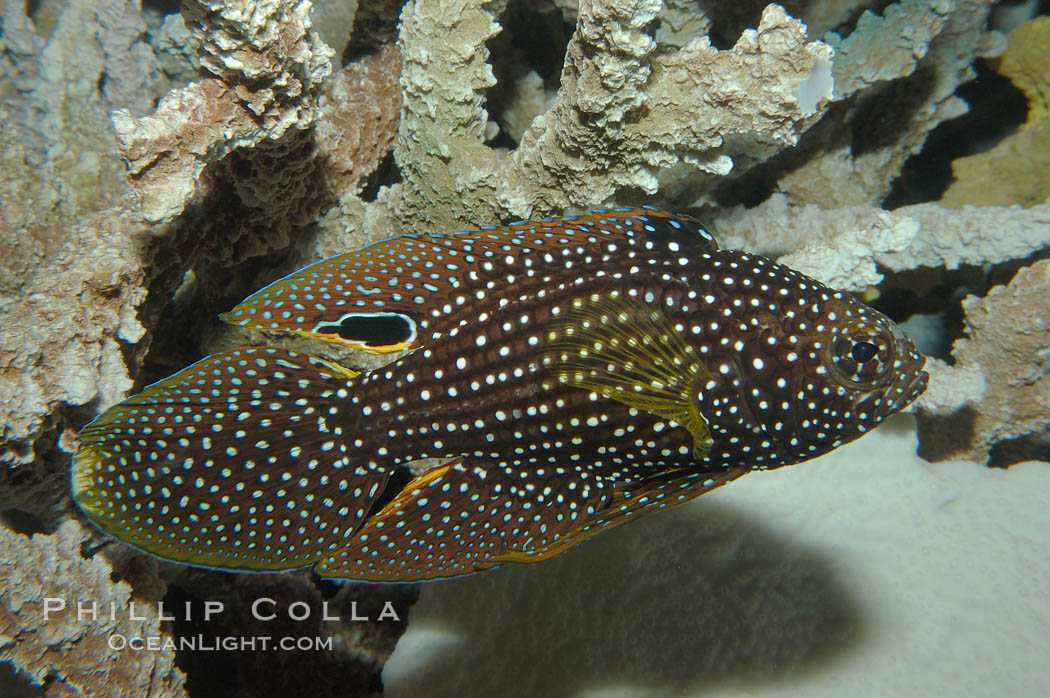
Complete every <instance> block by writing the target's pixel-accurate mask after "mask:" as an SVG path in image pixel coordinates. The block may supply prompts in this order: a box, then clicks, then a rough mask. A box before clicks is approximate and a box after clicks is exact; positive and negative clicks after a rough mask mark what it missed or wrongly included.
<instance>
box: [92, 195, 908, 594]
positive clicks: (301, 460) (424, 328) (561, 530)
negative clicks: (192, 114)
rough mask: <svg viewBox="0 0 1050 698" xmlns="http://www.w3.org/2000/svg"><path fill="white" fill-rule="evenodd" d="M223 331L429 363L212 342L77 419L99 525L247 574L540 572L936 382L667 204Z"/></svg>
mask: <svg viewBox="0 0 1050 698" xmlns="http://www.w3.org/2000/svg"><path fill="white" fill-rule="evenodd" d="M224 318H225V319H226V320H227V321H229V322H232V323H234V324H237V325H242V326H246V327H254V328H259V329H263V330H284V331H288V332H294V333H298V334H302V335H308V336H312V337H316V338H321V339H325V340H329V341H332V342H339V343H343V344H347V345H349V346H353V347H357V348H359V349H364V350H366V351H371V352H379V353H382V352H388V351H396V350H400V349H413V350H414V351H412V352H411V353H409V354H407V355H406V356H404V357H403V358H400V359H398V360H397V361H395V362H394V363H392V364H390V365H388V366H386V367H384V368H381V369H378V370H375V371H372V372H370V373H367V374H357V373H355V372H354V371H352V370H350V369H348V368H345V367H343V366H341V365H338V364H336V363H333V362H331V361H327V360H324V359H321V358H318V357H314V356H309V355H305V354H301V353H297V352H293V351H289V350H285V349H276V348H264V347H254V348H247V349H241V350H237V351H232V352H226V353H223V354H217V355H214V356H210V357H208V358H206V359H203V360H201V361H199V362H198V363H196V364H194V365H192V366H190V367H189V368H187V369H185V370H183V371H181V372H179V373H177V374H175V375H174V376H172V377H170V378H168V379H166V380H163V381H161V382H159V383H156V384H154V385H152V386H150V387H148V388H146V389H145V390H144V391H143V392H142V393H140V394H138V395H136V396H134V397H131V398H129V399H127V400H125V401H124V402H123V403H121V404H119V405H117V406H115V407H113V408H111V409H109V410H108V411H106V412H105V413H104V414H102V415H101V416H100V417H99V418H98V419H96V420H95V421H94V422H92V423H91V424H89V425H88V426H86V427H85V428H84V430H83V431H82V432H81V434H80V438H81V441H82V446H81V449H80V451H79V452H78V453H77V455H76V456H75V458H74V460H73V473H72V481H73V495H74V497H75V499H76V501H77V503H78V504H79V505H80V507H81V509H83V511H84V512H85V513H86V514H87V515H88V517H89V518H90V519H91V520H92V521H93V522H94V523H95V524H96V525H98V526H99V527H100V528H101V529H103V530H104V531H106V532H107V533H109V534H111V535H113V536H114V537H116V538H118V539H120V540H122V541H124V542H126V543H129V544H130V545H133V546H135V547H137V548H140V549H142V550H144V551H147V552H149V553H152V554H154V555H157V556H159V557H162V558H166V559H169V560H175V561H179V562H184V563H189V564H193V565H202V566H207V567H214V568H220V569H229V570H255V571H278V570H289V569H296V568H301V567H307V566H314V567H315V569H316V571H317V573H318V574H320V575H322V576H325V577H333V578H347V579H359V580H374V581H390V582H407V581H418V580H425V579H435V578H440V577H452V576H457V575H462V574H469V573H471V572H475V571H477V570H482V569H487V568H490V567H493V566H496V565H499V564H501V563H503V562H534V561H538V560H543V559H546V558H548V557H550V556H552V555H555V554H557V553H559V552H561V551H563V550H565V549H566V548H568V547H570V546H572V545H574V544H576V543H578V542H580V541H581V540H583V539H585V538H587V537H589V536H591V535H593V534H594V533H597V532H598V531H600V530H602V529H604V528H609V527H612V526H615V525H618V524H620V523H623V522H624V521H626V520H628V519H629V518H633V517H639V516H642V515H644V514H647V513H650V512H653V511H657V510H660V509H663V508H665V507H667V506H670V505H672V504H675V503H677V502H681V501H684V500H687V499H690V498H693V497H696V496H698V495H700V494H703V493H704V492H707V491H710V490H711V489H713V488H715V487H718V486H720V485H722V484H725V483H726V482H729V481H730V480H733V479H734V478H737V477H739V476H740V475H742V474H744V473H746V472H748V471H749V470H754V469H765V468H776V467H780V466H783V465H789V464H792V463H798V462H801V461H804V460H807V459H809V458H813V457H816V456H819V455H821V454H823V453H827V452H828V451H830V450H831V449H833V448H835V447H836V446H838V445H840V444H842V443H845V442H847V441H851V440H853V439H855V438H857V437H858V436H860V435H861V434H863V433H864V432H865V431H867V430H869V429H871V428H872V427H874V426H875V425H877V424H878V423H879V422H881V421H882V420H883V419H884V418H885V417H886V416H887V415H890V414H892V413H894V412H896V411H898V410H900V409H901V408H902V407H904V406H906V405H907V404H909V403H910V402H911V401H912V400H914V399H915V398H916V396H918V395H919V393H921V392H922V390H923V389H924V388H925V385H926V380H927V375H926V374H925V373H924V372H923V371H922V370H921V369H922V365H923V357H922V356H921V355H920V354H918V353H917V352H916V351H915V349H914V347H913V346H912V345H911V343H910V342H909V341H908V339H907V338H906V337H905V336H904V334H903V333H902V332H901V330H900V329H899V328H898V327H897V326H896V325H894V324H893V323H892V322H891V321H890V320H889V319H887V318H886V317H885V316H883V315H882V314H880V313H879V312H877V311H875V310H872V309H871V308H868V307H866V306H865V305H863V304H862V303H860V302H858V301H856V300H854V299H853V298H852V297H850V296H848V295H846V294H842V293H838V292H836V291H833V290H831V289H829V288H827V287H825V286H823V285H821V284H820V283H818V282H816V281H814V280H812V279H810V278H808V277H806V276H803V275H802V274H799V273H798V272H795V271H793V270H791V269H788V268H786V267H784V266H781V265H778V264H776V263H774V262H771V261H769V260H767V259H763V258H761V257H756V256H754V255H750V254H746V253H743V252H733V251H727V250H719V249H718V248H717V246H716V244H715V242H714V241H713V240H712V238H711V236H710V235H709V234H708V233H707V232H705V231H704V230H703V229H702V228H701V227H700V226H699V224H698V223H697V222H696V221H694V220H692V219H689V218H684V217H678V216H674V215H671V214H668V213H665V212H662V211H657V210H654V209H631V210H620V211H605V212H598V213H594V214H592V215H587V216H578V217H570V218H557V219H549V220H545V221H534V222H522V223H515V224H513V225H510V226H508V227H504V228H489V229H483V230H480V231H475V232H464V233H454V234H449V235H440V236H429V237H428V236H417V235H406V236H403V237H398V238H393V239H390V240H385V241H383V242H379V243H376V244H374V245H370V246H369V247H366V248H364V249H362V250H359V251H357V252H351V253H348V254H344V255H341V256H338V257H334V258H332V259H328V260H325V261H322V262H318V263H317V264H313V265H311V266H308V267H306V268H304V269H302V270H300V271H298V272H296V273H295V274H292V275H290V276H288V277H285V278H283V279H280V280H279V281H276V282H274V283H273V284H271V285H270V286H268V287H266V288H264V289H263V290H261V291H259V292H257V293H256V294H254V295H253V296H251V297H250V298H248V299H247V300H245V301H244V302H243V303H242V304H241V305H239V306H237V308H235V309H234V310H233V311H231V312H230V313H228V314H226V315H225V316H224ZM425 458H427V459H433V458H439V459H444V460H445V461H446V462H445V463H444V464H442V465H439V466H437V467H434V468H431V469H429V470H425V471H422V472H420V471H419V470H418V469H413V468H412V467H411V465H410V464H411V463H412V462H413V461H416V460H419V459H425Z"/></svg>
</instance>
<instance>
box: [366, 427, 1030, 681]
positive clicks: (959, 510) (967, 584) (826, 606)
mask: <svg viewBox="0 0 1050 698" xmlns="http://www.w3.org/2000/svg"><path fill="white" fill-rule="evenodd" d="M915 443H916V440H915V434H914V429H913V426H912V421H911V419H910V418H909V417H897V418H895V419H894V420H893V421H891V422H890V423H889V424H886V425H884V426H883V427H881V428H880V429H879V430H877V431H876V432H875V433H873V434H870V435H868V436H867V437H865V438H863V439H861V440H860V441H859V442H856V443H854V444H851V445H850V446H847V447H845V448H842V449H840V450H838V451H836V452H835V453H832V454H831V455H829V456H826V457H824V458H822V459H820V460H817V461H813V462H811V463H806V464H803V465H800V466H796V467H790V468H784V469H782V470H779V471H776V472H769V473H755V474H751V475H748V476H746V477H745V478H743V479H742V480H738V481H737V482H735V483H731V484H730V485H728V486H726V487H725V488H723V489H721V490H718V491H715V492H713V493H711V494H709V495H706V496H704V497H701V498H700V499H698V500H696V501H694V502H690V503H689V504H685V505H683V506H681V507H678V508H676V509H673V510H672V511H669V512H666V513H662V514H658V515H656V516H653V517H651V518H649V519H647V520H643V521H638V522H634V523H632V524H629V525H627V526H624V527H622V528H620V529H618V530H616V531H612V532H610V533H607V534H604V535H601V536H598V537H597V538H595V539H593V540H592V541H590V542H588V543H585V544H584V545H582V546H580V547H578V548H576V549H574V550H572V551H570V552H569V553H567V554H565V555H563V556H561V557H560V558H557V559H555V560H552V561H550V562H547V563H543V564H540V565H533V566H513V567H507V568H503V569H501V570H497V571H493V572H488V573H485V574H481V575H475V576H473V577H467V578H464V579H461V580H454V581H449V582H442V583H434V584H429V585H427V586H425V587H424V589H423V595H422V598H421V600H420V602H419V604H418V605H416V606H415V607H413V608H412V610H411V613H410V618H409V629H408V632H407V633H406V635H405V636H404V638H402V640H401V642H400V644H399V645H398V647H397V650H396V652H395V653H394V655H393V657H392V658H391V660H390V662H389V663H388V664H387V665H386V669H385V670H384V680H385V683H386V687H387V695H388V696H391V697H392V698H401V697H408V696H412V697H416V696H451V695H456V696H464V697H467V696H486V697H487V696H506V697H516V696H521V697H525V696H529V697H531V696H587V697H588V698H590V697H597V696H631V697H636V696H638V697H641V696H644V697H645V698H650V697H653V698H655V697H657V696H670V695H684V696H701V695H702V696H705V697H706V696H713V695H731V696H771V695H801V696H835V697H836V698H838V697H840V696H846V695H850V696H855V695H864V696H933V695H951V696H989V695H995V696H1048V695H1050V464H1046V463H1027V464H1022V465H1017V466H1014V467H1013V468H1011V469H1010V470H1008V471H1002V470H990V469H987V468H985V467H983V466H980V465H977V464H974V463H969V462H951V463H939V464H935V465H931V464H929V463H927V462H925V461H923V460H921V459H919V458H918V457H917V456H915V455H914V450H915Z"/></svg>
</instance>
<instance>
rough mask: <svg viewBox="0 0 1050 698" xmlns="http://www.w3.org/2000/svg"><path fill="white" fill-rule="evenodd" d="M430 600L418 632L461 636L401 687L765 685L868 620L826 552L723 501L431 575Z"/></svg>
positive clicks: (807, 666)
mask: <svg viewBox="0 0 1050 698" xmlns="http://www.w3.org/2000/svg"><path fill="white" fill-rule="evenodd" d="M730 487H732V485H730ZM422 598H423V605H422V607H418V606H417V607H416V608H413V609H412V616H411V618H410V621H409V632H410V633H411V632H412V631H413V630H418V631H426V630H431V631H434V632H435V633H436V636H437V637H449V636H450V635H451V636H454V637H455V640H452V641H449V642H448V644H447V646H446V649H445V650H444V651H443V652H439V653H436V654H435V655H434V656H432V657H429V658H428V660H427V663H426V665H425V666H422V667H417V668H414V671H413V673H411V674H409V675H407V676H405V677H403V678H399V679H398V680H394V681H391V682H390V683H389V684H388V689H389V690H390V695H391V696H397V697H400V696H439V695H464V696H466V695H470V696H485V695H500V696H505V697H507V698H516V697H518V696H521V697H522V698H524V697H526V696H536V695H545V696H571V695H578V694H579V693H580V692H583V691H586V692H588V694H589V695H600V694H601V692H602V691H610V690H613V689H615V688H618V689H621V690H622V689H623V688H626V687H634V688H638V689H643V690H644V691H645V692H646V693H645V694H646V695H649V694H650V692H654V693H653V694H654V695H662V694H664V692H666V693H669V694H673V693H677V692H678V691H681V690H684V689H686V688H690V687H691V688H694V689H695V688H698V687H700V686H707V687H711V686H712V685H715V684H730V685H734V686H739V685H741V684H744V685H753V684H761V683H765V682H767V681H770V680H773V679H776V678H780V677H785V676H789V675H790V676H798V675H799V674H801V673H809V672H813V671H817V670H819V668H820V667H821V666H823V665H825V663H826V661H827V660H828V659H829V658H830V657H832V656H835V655H838V654H840V653H842V652H849V651H850V647H851V646H852V645H853V644H854V643H855V642H856V641H857V640H858V639H859V638H860V637H861V634H862V632H863V627H862V622H861V619H860V613H859V611H858V610H857V604H856V603H855V602H853V601H852V600H851V598H850V596H849V594H848V593H847V590H846V589H844V588H842V586H841V585H840V584H839V583H838V582H837V581H836V579H835V574H834V573H833V571H832V569H831V566H830V564H829V563H828V561H826V560H825V559H824V558H823V557H822V556H821V555H820V554H818V553H816V552H815V551H813V550H811V549H807V548H804V547H800V546H798V545H796V544H794V543H791V542H789V541H787V540H786V539H785V538H784V537H783V536H781V535H780V534H778V533H777V532H776V531H774V530H770V529H769V528H768V527H765V526H763V525H760V524H758V523H757V522H755V521H754V520H753V519H751V518H750V517H749V516H748V515H747V514H746V513H744V512H742V511H740V510H739V509H736V508H733V507H729V506H723V505H717V504H713V505H707V506H703V505H699V506H698V505H687V506H683V507H679V508H676V509H673V510H671V511H668V512H665V513H661V514H657V515H655V516H653V517H650V518H648V519H646V520H641V521H638V522H634V523H632V524H630V525H627V526H623V527H621V528H619V529H616V530H614V531H611V532H608V533H606V534H603V535H600V536H598V537H597V538H594V539H592V540H591V541H588V542H586V543H584V544H583V545H581V546H579V547H577V548H575V549H573V550H571V551H569V552H568V553H566V554H565V555H563V556H561V557H560V558H556V559H554V560H551V561H549V562H546V563H542V564H539V565H533V566H511V567H505V568H502V569H499V570H496V571H492V572H487V573H484V574H481V575H475V576H473V577H467V578H464V579H461V580H454V581H449V582H445V583H441V584H430V585H427V586H426V587H424V589H423V597H422ZM406 673H407V672H406Z"/></svg>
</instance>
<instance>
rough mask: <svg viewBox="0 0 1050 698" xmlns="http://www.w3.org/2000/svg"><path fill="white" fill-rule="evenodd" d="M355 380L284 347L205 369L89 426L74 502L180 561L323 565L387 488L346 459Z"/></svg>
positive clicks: (383, 478)
mask: <svg viewBox="0 0 1050 698" xmlns="http://www.w3.org/2000/svg"><path fill="white" fill-rule="evenodd" d="M355 375H356V373H355V372H353V371H351V370H349V369H347V368H345V367H343V366H340V365H339V364H336V363H332V362H329V361H325V360H323V359H320V358H317V357H314V356H310V355H306V354H301V353H297V352H293V351H288V350H284V349H277V348H261V347H254V348H246V349H239V350H236V351H231V352H226V353H222V354H216V355H214V356H209V357H207V358H205V359H202V360H201V361H198V362H197V363H195V364H193V365H192V366H190V367H188V368H186V369H184V370H182V371H180V372H178V373H176V374H175V375H173V376H171V377H169V378H167V379H165V380H163V381H160V382H159V383H154V384H153V385H151V386H149V387H148V388H146V389H145V390H144V391H143V392H141V393H139V394H138V395H135V396H133V397H130V398H128V399H127V400H125V401H124V402H122V403H120V404H118V405H116V406H114V407H112V408H110V409H109V410H107V411H106V412H105V413H103V414H102V415H100V416H99V417H98V418H97V419H95V420H94V421H93V422H91V423H90V424H88V425H87V426H86V427H84V429H83V430H82V431H81V432H80V440H81V448H80V450H79V451H78V452H77V454H76V455H75V456H74V458H73V468H72V489H73V497H74V499H75V500H76V502H77V504H78V505H79V506H80V508H81V509H82V510H83V511H84V513H85V514H86V515H87V516H88V518H89V519H90V520H91V521H92V522H93V523H94V524H95V525H97V526H98V527H99V528H101V529H102V530H103V531H105V532H106V533H108V534H110V535H112V536H113V537H115V538H117V539H119V540H121V541H123V542H125V543H128V544H130V545H133V546H135V547H137V548H140V549H142V550H144V551H146V552H148V553H151V554H153V555H156V556H158V557H161V558H165V559H168V560H173V561H177V562H183V563H188V564H193V565H201V566H206V567H214V568H220V569H230V570H257V571H277V570H288V569H295V568H299V567H305V566H308V565H311V564H314V563H316V562H317V561H318V560H320V559H323V558H324V557H325V556H327V555H328V554H330V553H331V551H333V550H336V549H338V548H340V547H342V546H343V545H344V542H345V539H346V538H348V537H349V536H350V535H351V534H352V533H353V531H354V530H355V529H356V528H358V527H359V526H360V525H361V523H362V522H363V521H364V518H365V517H366V515H367V514H368V511H369V509H370V507H371V505H372V502H373V500H374V499H376V498H377V497H379V495H380V493H381V492H382V491H383V488H384V486H385V485H386V483H387V480H388V477H389V475H388V473H387V472H385V471H383V470H381V469H379V468H378V466H369V464H368V463H367V462H366V463H364V464H362V463H357V462H352V461H353V460H354V459H352V458H350V457H349V456H348V455H347V452H348V448H347V446H346V444H347V438H348V436H350V437H352V435H347V434H345V433H344V432H343V428H342V425H343V424H344V423H345V420H344V419H343V415H342V414H341V413H342V412H343V410H344V408H345V405H346V404H347V403H346V401H345V400H344V398H345V397H346V395H347V393H348V389H349V388H348V381H349V380H350V379H352V378H353V377H354V376H355Z"/></svg>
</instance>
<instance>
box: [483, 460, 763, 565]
mask: <svg viewBox="0 0 1050 698" xmlns="http://www.w3.org/2000/svg"><path fill="white" fill-rule="evenodd" d="M746 472H748V471H747V469H746V468H733V469H729V470H722V471H718V472H704V471H690V472H688V473H685V474H682V475H679V476H677V477H673V478H670V479H667V478H665V477H661V478H659V479H658V480H654V481H649V482H640V483H631V484H629V485H623V486H621V487H618V488H617V489H616V491H615V493H614V496H613V499H612V501H611V503H610V504H609V505H608V506H606V507H604V508H603V509H602V510H601V511H599V512H598V513H597V514H596V515H594V516H593V517H591V518H588V519H587V520H585V521H584V522H582V523H581V525H579V526H577V527H576V528H574V529H572V530H571V531H569V532H568V533H566V534H564V535H563V536H562V537H561V538H560V539H558V540H557V541H554V542H553V543H550V544H548V545H545V546H543V547H538V548H533V549H526V550H521V551H519V550H504V551H503V552H501V553H500V554H499V555H497V556H496V558H495V560H496V561H497V562H516V563H532V562H541V561H543V560H547V559H549V558H552V557H554V556H555V555H558V554H560V553H562V552H564V551H566V550H568V549H569V548H572V547H573V546H576V545H578V544H580V543H582V542H583V541H585V540H587V539H588V538H591V537H592V536H595V535H597V534H598V533H601V532H602V531H606V530H609V529H611V528H616V527H617V526H619V525H621V524H625V523H627V522H628V521H631V520H634V519H640V518H642V517H643V516H648V515H649V514H655V513H656V512H658V511H662V510H664V509H666V508H668V507H672V506H674V505H676V504H681V503H682V502H686V501H688V500H690V499H695V498H696V497H699V496H700V495H702V494H706V493H707V492H710V491H711V490H713V489H715V488H718V487H721V486H722V485H724V484H726V483H727V482H731V481H732V480H735V479H736V478H738V477H740V476H741V475H743V474H744V473H746Z"/></svg>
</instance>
